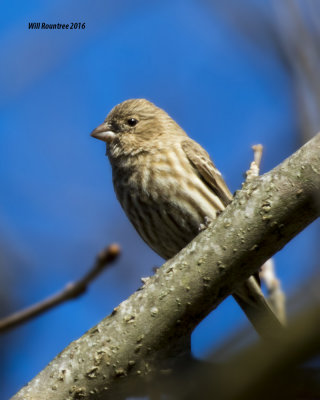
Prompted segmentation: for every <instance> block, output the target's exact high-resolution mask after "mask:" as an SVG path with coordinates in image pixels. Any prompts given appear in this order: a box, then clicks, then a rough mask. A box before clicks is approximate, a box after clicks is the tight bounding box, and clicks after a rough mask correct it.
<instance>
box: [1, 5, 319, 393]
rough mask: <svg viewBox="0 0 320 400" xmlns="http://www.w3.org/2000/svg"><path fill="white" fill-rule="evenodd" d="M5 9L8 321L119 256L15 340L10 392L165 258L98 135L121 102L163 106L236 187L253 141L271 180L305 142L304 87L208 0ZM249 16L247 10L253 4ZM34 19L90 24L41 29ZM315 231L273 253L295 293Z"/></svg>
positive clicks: (208, 344)
mask: <svg viewBox="0 0 320 400" xmlns="http://www.w3.org/2000/svg"><path fill="white" fill-rule="evenodd" d="M260 3H261V4H262V2H260ZM13 4H14V6H13ZM232 5H233V1H231V2H230V12H236V11H235V10H234V9H233V8H232V7H233V6H232ZM231 6H232V7H231ZM0 7H1V12H0V22H1V23H0V46H1V53H2V61H1V64H0V89H1V90H0V107H1V109H0V129H1V135H0V181H1V189H2V190H1V202H0V238H1V242H2V243H1V244H0V246H1V248H2V250H3V251H2V253H3V255H2V263H1V269H0V281H1V283H0V285H1V292H2V293H3V294H2V295H1V299H2V304H3V307H2V309H1V313H2V314H7V313H9V312H13V311H15V310H17V309H20V308H21V307H23V306H26V305H29V304H32V303H33V302H35V301H38V300H40V299H41V298H43V297H45V296H47V295H49V294H51V293H53V292H55V291H56V290H59V289H60V288H61V287H63V286H64V285H65V284H66V282H68V281H70V280H73V279H76V278H77V277H79V276H80V275H81V274H83V273H84V272H85V271H86V270H87V268H88V267H89V266H90V265H91V263H92V260H93V259H94V257H95V254H96V253H97V252H98V251H100V250H101V248H102V247H103V246H104V245H106V244H108V243H111V242H118V243H119V244H120V245H121V246H122V248H123V254H122V256H121V259H120V260H119V262H118V263H117V264H116V265H115V266H113V267H112V268H111V269H110V270H108V271H107V272H106V273H105V274H104V275H103V276H102V277H100V278H99V279H98V280H97V281H96V282H94V283H93V284H92V286H91V287H90V289H89V290H88V292H87V293H86V294H85V295H84V296H83V297H82V298H80V299H78V300H75V301H72V302H70V303H68V304H65V305H62V306H60V307H58V308H56V309H55V310H53V311H50V312H48V313H46V314H45V315H43V316H41V317H39V318H37V319H35V320H33V321H31V322H29V323H27V324H25V325H23V326H21V327H19V328H16V329H15V330H12V331H11V332H8V333H7V334H5V335H3V337H2V341H1V342H2V344H0V351H1V356H2V357H1V360H2V361H1V362H2V363H3V366H2V375H3V376H2V378H3V382H1V387H2V389H1V391H2V395H3V396H5V398H7V397H9V396H10V395H13V394H14V393H15V391H17V390H18V389H19V388H20V387H21V386H22V385H23V384H25V383H26V382H27V381H28V380H30V379H31V378H32V377H33V376H34V375H35V374H36V373H37V372H39V371H40V370H41V369H42V368H43V367H44V366H45V365H46V364H47V363H48V362H49V361H50V360H51V359H52V358H53V357H54V356H55V355H56V354H57V353H58V352H59V351H61V350H62V349H63V348H64V347H65V346H66V345H67V344H68V343H70V341H72V340H74V339H76V338H78V337H79V336H80V335H82V334H83V333H84V332H85V331H86V330H88V329H89V328H90V327H92V326H93V325H94V324H96V323H97V322H99V321H100V320H101V319H102V318H103V317H104V316H105V315H107V314H108V313H110V311H111V310H112V309H113V307H115V306H116V305H117V304H118V303H119V302H121V301H122V300H124V299H125V298H127V297H128V296H129V295H130V294H131V293H132V292H133V291H134V290H136V289H137V288H138V287H139V286H140V277H141V276H147V275H150V274H151V270H152V267H153V266H154V265H161V264H162V260H161V259H160V258H159V257H158V256H157V255H155V254H154V253H153V252H152V251H151V250H150V249H148V248H147V246H146V245H145V244H144V243H143V242H142V240H141V239H140V238H139V237H138V235H137V234H136V233H135V231H134V230H133V228H132V227H131V226H130V224H129V222H128V221H127V219H126V217H125V216H124V214H123V212H122V210H121V208H120V206H119V204H118V203H117V200H116V198H115V195H114V192H113V188H112V182H111V170H110V166H109V165H108V162H107V159H106V157H105V148H104V146H103V144H102V143H101V142H98V141H96V140H93V139H92V138H90V136H89V134H90V132H91V130H92V129H93V128H95V127H96V126H97V125H98V124H99V123H101V122H102V121H103V119H104V118H105V116H106V114H107V113H108V111H110V109H111V108H112V107H113V106H114V105H115V104H117V103H119V102H121V101H123V100H125V99H128V98H137V97H145V98H147V99H149V100H151V101H153V102H155V103H156V104H157V105H159V106H161V107H162V108H164V109H165V110H166V111H167V112H168V113H169V114H170V115H171V116H172V117H173V118H174V119H175V120H176V121H177V122H178V123H179V124H180V125H181V126H182V127H183V128H184V129H185V130H186V131H187V132H188V133H189V134H190V136H191V137H192V138H193V139H195V140H197V141H198V142H199V143H200V144H202V145H203V146H204V147H205V148H206V150H207V151H208V152H209V153H210V154H211V156H212V158H213V159H214V160H215V163H216V165H217V166H218V168H219V169H220V170H221V171H222V173H223V175H224V177H225V179H226V181H227V183H228V184H229V186H230V188H231V190H232V191H234V190H236V189H238V188H239V187H240V186H241V182H242V175H243V172H244V171H245V170H246V169H247V168H248V165H249V163H250V161H251V159H252V153H251V150H250V147H251V145H253V144H255V143H258V142H259V143H262V144H263V145H264V147H265V152H264V158H263V163H262V169H263V171H262V172H265V171H267V170H269V169H271V168H273V167H274V166H276V165H277V164H278V163H279V162H281V161H282V160H283V159H284V158H285V157H287V156H288V155H290V154H291V153H292V152H293V151H294V150H295V149H297V148H298V146H299V136H298V135H299V132H298V121H297V112H296V109H295V107H296V104H295V98H294V90H293V86H292V82H291V80H290V78H289V76H288V74H287V71H286V70H285V69H284V66H283V64H282V63H281V60H279V59H277V57H276V53H275V52H273V51H272V50H271V48H270V47H264V46H262V45H261V44H259V43H258V42H257V41H255V38H248V37H245V36H241V35H240V34H239V32H238V31H237V30H236V29H234V27H232V26H231V25H229V24H228V23H227V22H226V21H225V20H224V19H222V18H221V16H220V14H219V12H217V11H216V10H215V7H211V8H209V7H208V6H207V3H206V2H198V1H196V0H193V1H192V0H190V1H182V0H177V1H169V0H165V1H161V2H160V1H158V2H157V1H156V2H148V1H146V0H140V1H135V2H130V1H128V0H121V1H119V2H112V1H102V0H101V1H100V0H94V1H92V2H86V1H84V0H80V1H71V0H67V1H62V0H58V1H55V2H49V1H29V2H24V1H22V0H20V1H19V0H15V1H14V2H9V1H2V3H1V6H0ZM243 7H244V8H245V7H247V8H248V12H249V7H250V1H244V2H243ZM29 22H47V23H58V22H61V23H70V22H85V24H86V27H85V29H83V30H77V31H70V30H68V31H62V30H60V31H48V30H38V31H37V30H28V23H29ZM316 229H317V227H316V225H315V224H313V225H312V226H310V227H309V228H308V229H307V230H306V231H305V232H303V233H302V234H300V235H299V237H297V238H295V239H294V241H292V242H291V243H290V244H289V245H288V246H287V247H286V248H285V249H284V250H283V251H281V252H280V253H279V254H277V255H276V257H275V260H276V266H277V269H278V274H279V276H280V278H281V280H282V285H283V287H284V289H285V291H286V292H287V293H288V294H290V293H292V292H294V290H295V288H296V287H297V286H298V285H299V282H301V280H305V279H306V277H307V276H308V275H310V274H311V273H312V271H313V268H314V256H315V249H316V246H315V244H316V237H315V232H316ZM302 265H303V269H302V268H301V266H302ZM241 324H242V325H244V324H247V321H246V319H245V317H244V316H243V315H242V313H241V311H240V309H239V308H238V307H237V306H236V304H235V303H234V302H233V300H232V299H227V300H226V301H225V302H224V304H222V305H221V306H220V307H219V309H218V310H216V311H215V312H213V313H212V314H211V315H210V316H209V317H208V318H207V319H206V320H205V321H203V323H202V324H201V325H200V326H199V327H198V328H197V329H196V332H195V334H194V335H193V349H194V352H195V354H196V355H198V356H205V354H206V352H207V351H208V350H209V349H212V348H214V347H215V346H218V344H219V343H221V341H223V339H224V338H226V337H227V336H228V335H229V334H230V333H232V332H233V331H235V330H236V329H237V327H238V326H239V325H241ZM4 366H5V367H4Z"/></svg>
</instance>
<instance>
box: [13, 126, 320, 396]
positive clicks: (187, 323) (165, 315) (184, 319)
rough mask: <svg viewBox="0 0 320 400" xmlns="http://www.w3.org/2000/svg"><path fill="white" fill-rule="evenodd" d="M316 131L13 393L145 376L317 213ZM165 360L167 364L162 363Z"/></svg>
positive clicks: (87, 389) (100, 388) (70, 391)
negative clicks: (309, 138)
mask: <svg viewBox="0 0 320 400" xmlns="http://www.w3.org/2000/svg"><path fill="white" fill-rule="evenodd" d="M319 193H320V134H318V135H317V136H315V137H314V138H313V139H312V140H310V141H309V142H308V143H307V144H306V145H304V146H303V147H302V148H301V149H300V150H299V151H297V152H296V153H295V154H293V155H292V156H291V157H290V158H288V159H287V160H285V161H284V162H283V163H282V164H280V165H279V166H278V167H276V168H274V169H273V170H272V171H270V172H269V173H267V174H265V175H262V176H260V177H257V178H256V179H254V180H253V181H250V182H248V183H246V184H245V185H244V187H243V189H242V190H241V191H239V192H237V193H236V195H235V198H234V200H233V202H232V204H230V205H229V206H228V207H227V209H226V210H225V211H224V212H223V214H221V215H220V216H219V217H218V218H217V220H216V221H214V222H213V223H212V224H211V225H210V226H209V228H208V229H207V230H206V231H204V232H201V233H200V234H199V235H198V236H197V237H196V238H195V239H194V240H193V241H192V242H191V243H190V244H189V245H188V246H186V248H184V249H183V250H182V251H181V252H180V253H179V254H177V255H176V256H175V257H174V258H172V259H171V260H169V261H167V262H166V263H165V264H164V265H163V267H162V268H159V269H158V270H157V272H156V274H155V275H154V276H152V277H151V278H150V279H148V280H147V282H146V283H145V284H144V285H143V287H142V288H140V289H139V290H138V291H137V292H136V293H134V294H133V295H132V296H131V297H130V298H128V299H127V300H126V301H124V302H122V303H121V304H120V305H119V306H118V307H117V308H116V309H114V311H113V313H112V314H111V315H109V316H108V317H106V318H105V319H104V320H102V321H101V322H100V323H99V324H98V325H97V326H95V327H94V328H92V329H91V330H89V331H88V332H87V333H86V334H85V335H83V336H82V337H81V338H80V339H78V340H76V341H75V342H73V343H71V344H70V345H69V346H68V347H67V348H66V349H65V350H63V351H62V352H61V353H60V354H59V355H58V356H57V357H56V358H55V359H54V360H53V361H52V362H51V363H50V364H49V365H48V366H47V367H46V368H45V369H44V370H42V371H41V372H40V373H39V374H38V375H37V376H36V377H35V378H34V379H33V380H32V381H30V383H29V384H28V385H27V386H25V387H24V388H23V389H22V390H21V391H20V392H19V393H17V394H16V395H15V396H14V397H13V399H14V400H18V399H23V400H28V399H33V400H38V399H44V398H45V399H47V400H51V399H55V400H57V399H64V400H66V399H80V398H81V399H107V398H108V399H109V398H111V399H112V398H114V397H113V393H114V391H113V390H114V389H117V388H121V386H122V385H125V383H126V381H127V379H128V377H139V376H140V377H146V376H149V375H150V374H151V373H152V371H153V370H154V369H155V366H157V367H159V365H162V362H166V363H167V362H168V359H169V358H170V357H172V358H174V357H175V356H176V355H177V353H175V350H174V349H173V344H176V343H179V342H184V340H185V338H188V337H189V335H190V334H191V332H192V330H193V329H194V328H195V327H196V325H197V324H198V323H199V322H200V321H201V320H202V319H203V318H204V317H205V316H206V315H207V314H208V313H209V312H210V311H211V310H213V309H214V308H215V307H217V306H218V305H219V304H220V303H221V302H222V301H223V300H224V299H225V298H226V297H227V296H228V295H229V294H231V293H232V292H233V291H234V289H235V288H236V287H237V285H239V283H241V282H242V281H244V280H245V279H247V278H248V277H249V276H250V275H252V274H253V273H255V272H256V271H258V269H259V267H260V266H261V265H262V264H263V263H264V262H265V261H266V260H267V259H269V258H270V257H271V256H272V255H273V254H274V253H275V252H277V251H279V250H280V249H281V248H282V247H283V246H284V245H285V244H286V243H288V242H289V241H290V240H291V239H292V238H293V237H294V236H295V235H297V234H298V233H299V232H300V231H301V230H303V229H304V228H305V227H306V226H307V225H308V224H310V223H311V222H312V221H313V220H315V219H316V218H317V217H318V216H319ZM164 365H167V364H164Z"/></svg>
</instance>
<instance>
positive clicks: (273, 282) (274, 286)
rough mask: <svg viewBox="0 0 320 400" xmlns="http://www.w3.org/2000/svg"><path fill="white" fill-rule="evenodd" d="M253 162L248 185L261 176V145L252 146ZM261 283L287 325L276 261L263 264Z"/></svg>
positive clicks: (283, 295) (272, 306) (278, 315)
mask: <svg viewBox="0 0 320 400" xmlns="http://www.w3.org/2000/svg"><path fill="white" fill-rule="evenodd" d="M252 150H253V161H252V163H251V164H250V169H249V170H248V171H247V172H246V183H247V182H250V181H251V180H252V179H254V178H256V177H257V176H259V173H260V164H261V158H262V152H263V146H262V145H261V144H255V145H253V146H252ZM259 277H260V279H261V281H262V282H263V283H264V284H265V286H266V288H267V292H268V296H267V300H268V303H269V305H270V306H271V308H272V310H273V312H274V313H275V315H276V316H277V317H278V318H279V321H280V322H281V323H282V324H283V325H285V323H286V309H285V301H286V299H285V294H284V292H283V291H282V289H281V284H280V281H279V279H277V276H276V272H275V267H274V261H273V259H270V260H268V261H267V262H265V263H264V264H263V266H262V267H261V270H260V272H259Z"/></svg>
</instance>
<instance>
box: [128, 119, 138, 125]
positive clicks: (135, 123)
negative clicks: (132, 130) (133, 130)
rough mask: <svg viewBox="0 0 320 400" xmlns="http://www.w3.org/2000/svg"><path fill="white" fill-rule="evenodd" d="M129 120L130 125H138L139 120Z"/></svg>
mask: <svg viewBox="0 0 320 400" xmlns="http://www.w3.org/2000/svg"><path fill="white" fill-rule="evenodd" d="M127 122H128V125H129V126H135V125H137V123H138V120H137V119H135V118H129V119H128V121H127Z"/></svg>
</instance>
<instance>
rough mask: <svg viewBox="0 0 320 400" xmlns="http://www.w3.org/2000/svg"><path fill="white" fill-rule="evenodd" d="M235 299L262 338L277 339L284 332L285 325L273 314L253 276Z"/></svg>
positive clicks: (236, 294)
mask: <svg viewBox="0 0 320 400" xmlns="http://www.w3.org/2000/svg"><path fill="white" fill-rule="evenodd" d="M233 297H234V299H235V300H236V301H237V303H238V304H239V306H240V307H241V308H242V310H243V311H244V313H245V314H246V316H247V317H248V319H249V321H250V322H251V323H252V325H253V326H254V328H255V330H256V331H257V333H258V334H259V335H260V336H261V338H263V339H266V340H272V339H276V338H277V337H278V336H279V335H280V334H281V333H282V332H283V329H284V324H283V323H282V322H281V321H280V320H279V318H278V317H277V316H276V314H275V313H274V312H273V310H272V308H271V307H270V305H269V304H268V302H267V300H266V298H265V297H264V295H263V293H262V291H261V289H260V286H259V284H258V282H257V281H256V279H255V278H254V277H253V276H251V277H250V278H249V279H247V280H246V281H245V282H244V283H243V284H241V286H239V287H238V288H237V290H236V291H235V292H234V293H233Z"/></svg>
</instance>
